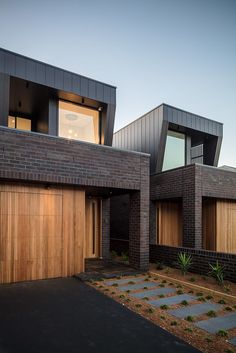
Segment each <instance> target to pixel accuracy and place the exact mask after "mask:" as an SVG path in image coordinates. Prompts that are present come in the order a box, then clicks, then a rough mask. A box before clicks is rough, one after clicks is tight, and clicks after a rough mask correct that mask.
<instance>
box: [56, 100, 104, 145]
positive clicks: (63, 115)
mask: <svg viewBox="0 0 236 353" xmlns="http://www.w3.org/2000/svg"><path fill="white" fill-rule="evenodd" d="M59 136H61V137H66V138H69V139H74V140H80V141H87V142H93V143H99V112H98V111H97V110H94V109H89V108H85V107H81V106H80V105H77V104H74V103H68V102H64V101H59Z"/></svg>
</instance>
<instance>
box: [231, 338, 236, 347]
mask: <svg viewBox="0 0 236 353" xmlns="http://www.w3.org/2000/svg"><path fill="white" fill-rule="evenodd" d="M229 343H231V344H233V345H234V346H236V337H234V338H232V339H231V340H229Z"/></svg>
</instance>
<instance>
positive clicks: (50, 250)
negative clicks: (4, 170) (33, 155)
mask: <svg viewBox="0 0 236 353" xmlns="http://www.w3.org/2000/svg"><path fill="white" fill-rule="evenodd" d="M84 217H85V196H84V192H83V191H78V190H77V191H75V190H73V189H71V190H67V189H53V188H50V189H46V188H44V187H36V186H19V185H18V186H17V185H9V184H8V185H7V184H6V185H1V186H0V282H1V283H9V282H17V281H24V280H34V279H42V278H53V277H63V276H69V275H73V274H74V273H78V272H81V271H83V264H84V254H83V241H84V228H85V219H84Z"/></svg>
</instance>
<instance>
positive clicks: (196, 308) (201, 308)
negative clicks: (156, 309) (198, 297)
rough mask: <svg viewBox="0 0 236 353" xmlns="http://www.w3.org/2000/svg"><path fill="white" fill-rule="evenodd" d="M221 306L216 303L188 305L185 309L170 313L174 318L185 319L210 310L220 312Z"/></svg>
mask: <svg viewBox="0 0 236 353" xmlns="http://www.w3.org/2000/svg"><path fill="white" fill-rule="evenodd" d="M220 307H221V306H220V305H219V304H215V303H202V304H194V305H188V306H187V307H185V308H180V309H176V310H170V311H169V313H170V314H171V315H173V316H176V317H179V318H184V317H186V316H189V315H190V316H194V315H201V314H204V313H207V312H208V311H210V310H215V311H216V310H219V309H220Z"/></svg>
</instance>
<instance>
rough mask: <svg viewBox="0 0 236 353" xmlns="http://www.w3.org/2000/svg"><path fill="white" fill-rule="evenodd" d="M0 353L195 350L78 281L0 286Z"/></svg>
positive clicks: (176, 352)
mask: <svg viewBox="0 0 236 353" xmlns="http://www.w3.org/2000/svg"><path fill="white" fill-rule="evenodd" d="M0 352H1V353H62V352H63V353H74V352H76V353H90V352H91V353H92V352H93V353H118V352H119V353H146V352H148V353H154V352H155V353H172V352H173V353H187V352H189V353H197V352H199V351H198V350H196V349H194V348H192V347H190V346H189V345H187V344H186V343H184V342H183V341H181V340H180V339H178V338H176V337H174V336H173V335H171V334H170V333H168V332H166V331H164V330H162V329H161V328H159V327H157V326H155V325H153V324H152V323H150V322H149V321H147V320H145V319H143V318H142V317H140V316H138V315H137V314H135V313H133V312H131V311H130V310H128V309H126V308H125V307H123V306H122V305H120V304H119V303H116V302H115V301H113V300H112V299H110V298H108V297H106V296H105V295H103V294H102V293H99V292H98V291H96V290H95V289H93V288H90V287H89V286H88V285H86V284H84V283H82V282H80V281H79V280H78V279H74V278H66V279H55V280H45V281H34V282H28V283H18V284H12V285H2V286H0Z"/></svg>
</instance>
